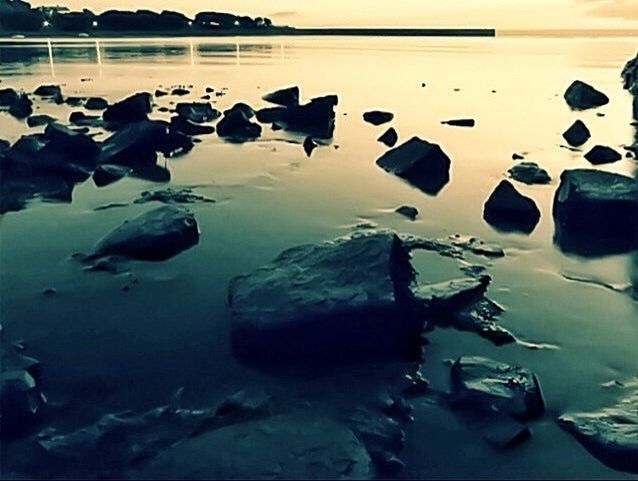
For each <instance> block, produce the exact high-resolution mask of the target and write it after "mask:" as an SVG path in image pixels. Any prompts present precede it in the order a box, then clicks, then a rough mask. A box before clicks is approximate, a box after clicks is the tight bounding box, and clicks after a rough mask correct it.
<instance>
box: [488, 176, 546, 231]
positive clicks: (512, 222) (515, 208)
mask: <svg viewBox="0 0 638 481" xmlns="http://www.w3.org/2000/svg"><path fill="white" fill-rule="evenodd" d="M540 217H541V213H540V211H539V210H538V207H536V204H535V203H534V201H533V200H532V199H530V198H529V197H525V196H524V195H522V194H520V193H519V192H518V191H517V190H516V189H515V188H514V186H513V185H512V184H511V182H509V181H507V180H502V181H501V183H500V184H498V186H497V187H496V189H494V192H492V194H491V195H490V197H489V198H488V199H487V202H485V206H484V208H483V218H484V219H485V220H486V221H487V222H488V223H489V224H491V225H492V226H494V227H496V228H498V229H502V230H518V231H521V232H525V233H530V232H532V231H533V230H534V228H535V227H536V224H538V221H539V220H540Z"/></svg>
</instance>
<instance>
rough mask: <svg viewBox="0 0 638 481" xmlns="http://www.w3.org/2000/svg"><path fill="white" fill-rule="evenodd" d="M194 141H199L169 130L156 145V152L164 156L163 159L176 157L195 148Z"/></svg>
mask: <svg viewBox="0 0 638 481" xmlns="http://www.w3.org/2000/svg"><path fill="white" fill-rule="evenodd" d="M211 128H213V127H211ZM195 140H199V139H193V138H191V137H190V136H188V135H186V134H184V133H182V132H176V131H174V130H169V131H168V134H166V135H165V136H163V137H162V140H161V142H159V143H158V145H157V148H158V151H159V152H161V153H162V154H164V156H165V157H168V158H171V157H177V156H179V155H184V154H186V153H188V152H190V151H191V150H192V149H193V147H194V146H195V143H194V142H195Z"/></svg>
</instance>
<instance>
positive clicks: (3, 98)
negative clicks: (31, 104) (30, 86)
mask: <svg viewBox="0 0 638 481" xmlns="http://www.w3.org/2000/svg"><path fill="white" fill-rule="evenodd" d="M16 100H18V92H16V91H15V90H14V89H12V88H5V89H0V107H10V106H11V105H13V103H14V102H15V101H16Z"/></svg>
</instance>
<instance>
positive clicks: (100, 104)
mask: <svg viewBox="0 0 638 481" xmlns="http://www.w3.org/2000/svg"><path fill="white" fill-rule="evenodd" d="M108 106H109V103H108V102H107V101H106V99H103V98H102V97H89V98H88V99H87V101H86V103H85V104H84V108H85V109H87V110H105V109H106V108H108Z"/></svg>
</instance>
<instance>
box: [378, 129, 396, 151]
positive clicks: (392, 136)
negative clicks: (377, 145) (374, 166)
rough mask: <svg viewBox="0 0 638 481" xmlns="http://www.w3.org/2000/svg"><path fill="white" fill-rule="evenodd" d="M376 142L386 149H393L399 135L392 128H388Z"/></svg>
mask: <svg viewBox="0 0 638 481" xmlns="http://www.w3.org/2000/svg"><path fill="white" fill-rule="evenodd" d="M377 140H378V141H379V142H381V143H382V144H385V145H387V146H388V147H394V146H395V145H396V143H397V141H398V140H399V135H398V134H397V131H396V130H394V127H390V128H389V129H388V130H386V131H385V132H384V133H383V134H382V135H381V137H379V138H378V139H377Z"/></svg>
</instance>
